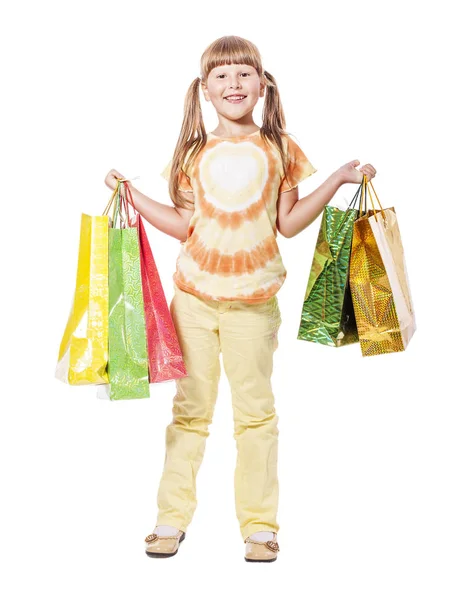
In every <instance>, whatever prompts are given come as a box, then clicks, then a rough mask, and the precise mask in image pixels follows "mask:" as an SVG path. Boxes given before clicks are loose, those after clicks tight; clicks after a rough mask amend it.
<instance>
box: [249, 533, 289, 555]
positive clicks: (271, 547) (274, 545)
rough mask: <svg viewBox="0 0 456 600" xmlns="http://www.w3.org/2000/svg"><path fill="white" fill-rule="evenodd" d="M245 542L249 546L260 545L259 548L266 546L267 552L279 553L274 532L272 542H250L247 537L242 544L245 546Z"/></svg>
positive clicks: (250, 539)
mask: <svg viewBox="0 0 456 600" xmlns="http://www.w3.org/2000/svg"><path fill="white" fill-rule="evenodd" d="M247 542H248V543H249V544H260V546H266V548H269V550H272V552H280V548H279V544H278V543H277V534H276V533H275V532H274V537H273V539H272V540H269V541H267V542H260V541H258V540H252V538H250V537H248V538H246V539H245V540H244V543H246V544H247Z"/></svg>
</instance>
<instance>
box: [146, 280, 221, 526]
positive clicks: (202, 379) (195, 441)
mask: <svg viewBox="0 0 456 600" xmlns="http://www.w3.org/2000/svg"><path fill="white" fill-rule="evenodd" d="M215 307H216V304H215V303H211V302H205V301H204V300H201V299H199V298H197V297H196V296H193V295H192V294H189V293H187V292H184V291H182V290H180V289H179V288H177V286H175V295H174V297H173V299H172V301H171V305H170V312H171V316H172V318H173V322H174V325H175V328H176V333H177V336H178V339H179V343H180V346H181V349H182V355H183V358H184V362H185V366H186V369H187V373H188V376H187V377H183V378H180V379H177V380H176V395H175V397H174V401H173V420H172V423H170V425H169V426H168V427H167V430H166V457H165V464H164V469H163V474H162V477H161V481H160V485H159V490H158V496H157V500H158V518H157V525H171V526H173V527H177V528H178V529H180V530H181V531H186V528H187V526H188V524H189V523H190V521H191V519H192V517H193V513H194V511H195V508H196V504H197V501H196V475H197V473H198V470H199V467H200V465H201V461H202V459H203V454H204V449H205V445H206V438H207V437H208V435H209V430H208V428H209V425H210V423H211V422H212V417H213V412H214V406H215V402H216V399H217V392H218V384H219V379H220V341H219V331H218V313H217V310H216V308H215Z"/></svg>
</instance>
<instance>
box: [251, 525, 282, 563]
mask: <svg viewBox="0 0 456 600" xmlns="http://www.w3.org/2000/svg"><path fill="white" fill-rule="evenodd" d="M244 543H245V545H246V546H245V560H246V561H247V562H274V561H275V560H277V553H278V552H279V551H280V548H279V544H278V543H277V534H276V533H275V532H274V537H273V539H272V540H271V541H269V542H257V540H252V539H251V538H249V537H248V538H247V539H246V540H244Z"/></svg>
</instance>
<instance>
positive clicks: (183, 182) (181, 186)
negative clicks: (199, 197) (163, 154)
mask: <svg viewBox="0 0 456 600" xmlns="http://www.w3.org/2000/svg"><path fill="white" fill-rule="evenodd" d="M172 162H173V161H172V159H171V160H170V161H169V163H168V164H167V165H166V167H165V168H164V169H163V171H162V172H161V173H160V175H161V176H162V177H164V178H165V179H166V181H169V175H170V172H171V164H172ZM178 190H179V191H180V192H193V188H192V184H191V180H190V177H189V176H188V175H187V173H186V172H185V171H184V170H183V169H181V171H180V173H179V181H178Z"/></svg>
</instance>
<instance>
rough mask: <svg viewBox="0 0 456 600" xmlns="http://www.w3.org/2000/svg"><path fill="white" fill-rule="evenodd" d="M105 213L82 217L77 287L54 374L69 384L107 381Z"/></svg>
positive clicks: (106, 239)
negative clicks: (103, 214)
mask: <svg viewBox="0 0 456 600" xmlns="http://www.w3.org/2000/svg"><path fill="white" fill-rule="evenodd" d="M108 295H109V291H108V217H107V216H95V217H91V216H89V215H85V214H83V215H82V217H81V228H80V239H79V255H78V267H77V276H76V289H75V293H74V299H73V305H72V308H71V312H70V315H69V318H68V322H67V325H66V328H65V332H64V334H63V338H62V341H61V344H60V349H59V356H58V363H57V368H56V372H55V375H56V377H57V378H58V379H60V380H61V381H64V382H65V383H69V384H70V385H84V384H101V383H106V382H107V381H108V375H107V362H108Z"/></svg>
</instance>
